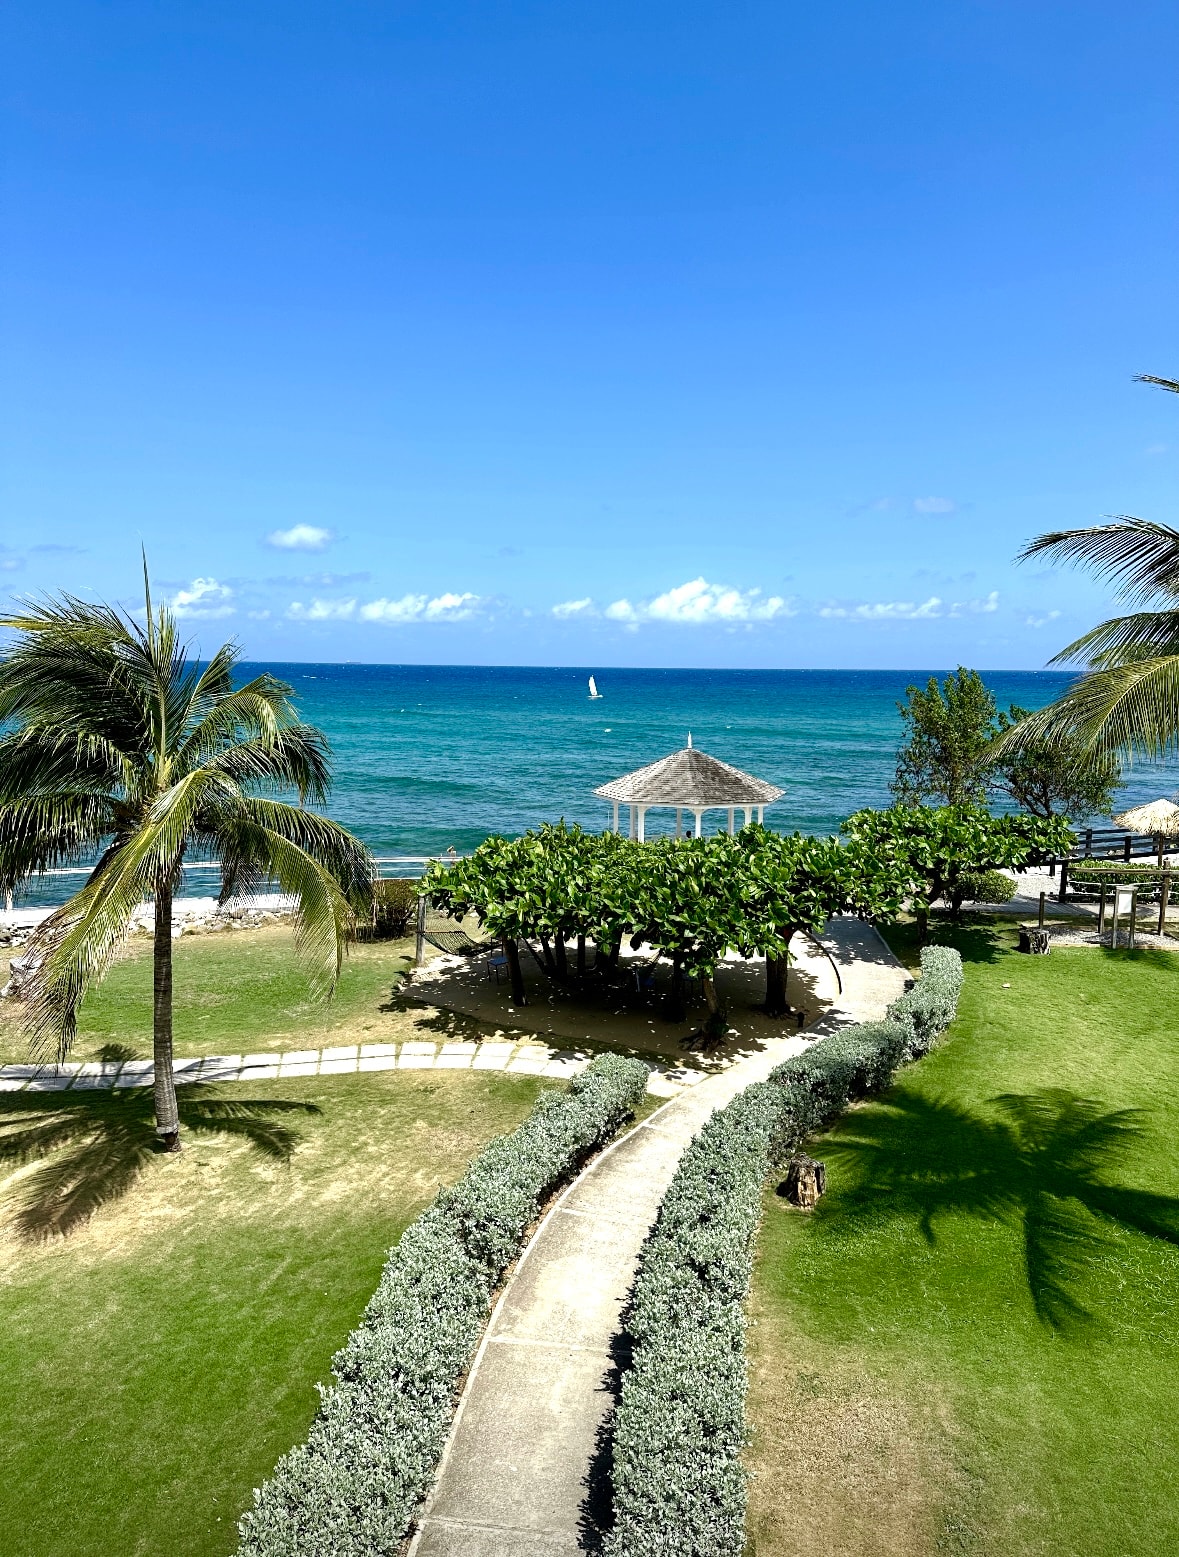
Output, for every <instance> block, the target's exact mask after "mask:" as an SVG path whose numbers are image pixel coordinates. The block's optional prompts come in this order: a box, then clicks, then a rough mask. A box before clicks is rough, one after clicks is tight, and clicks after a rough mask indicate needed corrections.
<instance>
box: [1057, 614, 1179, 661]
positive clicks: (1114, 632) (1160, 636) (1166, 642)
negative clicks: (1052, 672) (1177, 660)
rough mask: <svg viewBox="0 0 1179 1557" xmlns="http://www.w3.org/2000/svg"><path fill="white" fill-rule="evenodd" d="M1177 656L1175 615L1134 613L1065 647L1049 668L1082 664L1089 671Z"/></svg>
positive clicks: (1178, 627) (1178, 629) (1178, 643)
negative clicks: (1088, 668) (1136, 661)
mask: <svg viewBox="0 0 1179 1557" xmlns="http://www.w3.org/2000/svg"><path fill="white" fill-rule="evenodd" d="M1168 654H1179V611H1135V612H1134V614H1133V615H1132V616H1115V617H1111V618H1110V620H1109V621H1107V622H1101V623H1100V624H1099V625H1098V626H1096V627H1093V628H1091V629H1090V630H1089V631H1088V632H1087V633H1083V634H1082V635H1081V637H1079V638H1077V639H1075V640H1074V641H1073V642H1072V643H1070V644H1066V646H1065V647H1064V648H1063V649H1061V651H1060V652H1059V654H1054V655H1053V656H1052V658H1051V659H1050V660H1049V661H1048V663H1049V664H1050V665H1073V664H1077V663H1081V664H1085V665H1087V666H1089V667H1090V669H1093V670H1104V669H1106V668H1108V667H1109V666H1112V665H1125V664H1129V663H1130V662H1131V661H1133V660H1141V659H1159V658H1162V657H1164V656H1166V655H1168Z"/></svg>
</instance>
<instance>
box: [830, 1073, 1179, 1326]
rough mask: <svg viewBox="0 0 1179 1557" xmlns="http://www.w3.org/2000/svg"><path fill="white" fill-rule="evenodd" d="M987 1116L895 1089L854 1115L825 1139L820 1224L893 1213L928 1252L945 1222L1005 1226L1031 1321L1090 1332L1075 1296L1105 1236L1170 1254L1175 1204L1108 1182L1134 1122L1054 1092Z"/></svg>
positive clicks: (1177, 1240)
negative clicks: (837, 1178)
mask: <svg viewBox="0 0 1179 1557" xmlns="http://www.w3.org/2000/svg"><path fill="white" fill-rule="evenodd" d="M989 1107H990V1110H991V1112H990V1113H989V1114H988V1115H977V1114H974V1113H971V1112H970V1111H969V1110H967V1109H965V1108H961V1107H959V1106H957V1105H955V1104H952V1103H945V1102H939V1101H934V1100H930V1099H928V1098H924V1097H921V1096H918V1095H917V1094H915V1093H911V1092H906V1091H905V1090H904V1089H898V1090H897V1091H895V1092H893V1093H892V1094H891V1095H890V1097H889V1099H888V1101H887V1102H883V1103H880V1104H878V1105H876V1106H875V1107H873V1108H870V1109H865V1110H863V1111H857V1112H856V1113H855V1114H854V1115H852V1116H851V1117H850V1118H849V1119H848V1121H847V1124H846V1126H845V1132H846V1133H841V1134H839V1135H838V1136H836V1137H834V1138H832V1140H831V1141H830V1156H831V1157H832V1158H833V1159H834V1160H835V1161H834V1166H836V1167H837V1168H838V1169H839V1170H840V1171H841V1172H842V1173H843V1174H845V1175H846V1177H847V1179H848V1181H849V1182H848V1188H847V1190H846V1191H845V1192H844V1193H842V1194H841V1195H840V1196H839V1197H838V1199H833V1200H831V1201H827V1202H823V1203H821V1205H820V1207H819V1213H818V1222H819V1224H820V1225H822V1224H824V1223H826V1224H827V1225H829V1226H832V1227H834V1225H835V1223H836V1220H837V1219H838V1221H839V1222H841V1223H843V1224H845V1225H846V1224H848V1223H850V1224H851V1225H852V1226H856V1225H857V1224H858V1225H860V1226H863V1227H870V1226H873V1225H876V1224H878V1223H879V1222H881V1221H882V1220H884V1219H886V1218H888V1217H892V1216H895V1215H897V1214H898V1213H899V1214H901V1215H909V1216H912V1217H914V1218H916V1219H917V1221H918V1223H919V1225H920V1227H921V1230H922V1232H923V1233H924V1235H925V1237H926V1239H927V1240H928V1241H929V1242H930V1243H931V1244H932V1243H935V1242H936V1223H937V1219H938V1218H939V1217H940V1216H945V1215H950V1214H954V1213H957V1214H959V1215H967V1216H974V1217H978V1218H979V1219H980V1220H983V1221H990V1222H996V1223H1000V1224H1003V1225H1006V1226H1009V1227H1014V1228H1016V1229H1018V1230H1019V1231H1020V1233H1021V1236H1022V1241H1023V1260H1024V1271H1025V1275H1026V1278H1027V1284H1028V1291H1029V1293H1030V1296H1031V1300H1032V1304H1033V1307H1034V1308H1035V1312H1036V1315H1037V1317H1038V1318H1039V1319H1040V1321H1041V1323H1043V1324H1044V1325H1046V1326H1048V1327H1049V1328H1051V1329H1053V1330H1056V1331H1059V1332H1065V1333H1066V1332H1069V1331H1076V1330H1079V1329H1081V1328H1083V1327H1086V1326H1089V1325H1090V1324H1091V1323H1092V1322H1093V1315H1092V1314H1091V1313H1090V1312H1089V1310H1087V1309H1086V1308H1085V1307H1084V1305H1083V1304H1082V1303H1081V1301H1080V1299H1079V1298H1078V1297H1077V1295H1076V1290H1075V1289H1076V1286H1077V1284H1078V1283H1079V1281H1080V1280H1081V1278H1082V1277H1083V1276H1084V1275H1085V1274H1086V1272H1087V1271H1088V1270H1090V1269H1091V1268H1092V1266H1093V1264H1094V1262H1095V1260H1096V1259H1097V1257H1098V1256H1099V1255H1100V1254H1101V1253H1102V1252H1103V1251H1105V1250H1107V1249H1108V1247H1109V1241H1108V1239H1107V1238H1106V1237H1105V1236H1104V1234H1105V1232H1106V1231H1107V1230H1109V1229H1110V1228H1113V1227H1121V1228H1127V1229H1133V1230H1135V1231H1137V1232H1140V1233H1145V1234H1147V1235H1148V1236H1149V1237H1152V1238H1160V1239H1164V1240H1166V1241H1167V1242H1168V1243H1172V1244H1179V1199H1177V1198H1174V1197H1171V1196H1168V1195H1157V1194H1152V1193H1151V1192H1150V1191H1148V1190H1140V1189H1131V1188H1128V1187H1126V1186H1124V1185H1119V1184H1116V1183H1111V1182H1110V1181H1109V1175H1110V1171H1111V1169H1113V1168H1114V1167H1115V1166H1116V1165H1117V1163H1118V1161H1119V1159H1121V1158H1122V1157H1123V1156H1124V1155H1125V1153H1126V1152H1127V1151H1128V1149H1129V1148H1130V1147H1132V1146H1133V1145H1134V1144H1135V1143H1136V1142H1137V1141H1139V1140H1140V1139H1141V1138H1142V1136H1143V1135H1144V1134H1145V1130H1144V1126H1143V1125H1142V1123H1141V1112H1140V1110H1137V1109H1120V1110H1109V1109H1107V1108H1106V1106H1105V1105H1104V1104H1103V1103H1099V1102H1095V1101H1094V1100H1093V1099H1091V1098H1082V1097H1078V1096H1077V1095H1076V1094H1075V1093H1072V1092H1068V1091H1064V1090H1060V1089H1056V1088H1052V1089H1048V1090H1045V1091H1042V1092H1032V1093H1026V1094H1016V1093H1006V1094H1004V1095H1003V1096H1000V1097H995V1098H992V1099H991V1100H990V1105H989Z"/></svg>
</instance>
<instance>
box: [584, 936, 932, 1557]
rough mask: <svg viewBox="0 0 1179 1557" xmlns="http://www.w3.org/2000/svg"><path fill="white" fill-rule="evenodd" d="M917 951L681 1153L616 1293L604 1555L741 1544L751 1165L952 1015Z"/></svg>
mask: <svg viewBox="0 0 1179 1557" xmlns="http://www.w3.org/2000/svg"><path fill="white" fill-rule="evenodd" d="M921 967H922V977H921V979H920V980H919V981H918V983H917V984H916V986H915V987H914V988H913V989H912V990H911V991H910V992H909V993H908V994H906V995H904V996H902V997H901V999H899V1000H897V1001H895V1002H894V1003H893V1005H892V1006H891V1007H890V1008H889V1011H888V1014H887V1016H886V1018H885V1019H884V1020H883V1021H879V1022H868V1023H864V1024H863V1025H861V1026H858V1027H849V1028H846V1029H845V1030H844V1031H842V1032H838V1033H834V1034H832V1035H831V1036H830V1037H829V1038H824V1039H822V1040H821V1041H820V1042H818V1043H816V1044H815V1045H813V1047H811V1048H810V1049H808V1050H806V1051H805V1053H803V1054H800V1055H798V1056H796V1057H795V1058H794V1059H791V1060H787V1061H786V1062H785V1064H783V1065H779V1066H778V1067H777V1069H776V1070H774V1071H773V1072H772V1073H771V1075H770V1078H769V1081H768V1082H766V1083H763V1084H759V1085H755V1086H751V1087H747V1088H746V1089H745V1091H744V1092H742V1093H740V1094H739V1095H738V1096H737V1097H736V1098H734V1100H733V1101H732V1102H731V1103H730V1104H729V1106H728V1107H727V1108H725V1109H722V1110H721V1111H720V1112H719V1113H718V1114H716V1115H714V1116H713V1118H712V1119H711V1120H710V1121H709V1122H708V1124H706V1125H705V1126H704V1128H703V1130H701V1132H700V1134H699V1135H698V1136H697V1137H696V1139H695V1140H694V1141H693V1142H692V1144H691V1146H689V1148H688V1150H687V1151H686V1152H685V1153H684V1157H683V1160H682V1161H681V1163H680V1166H679V1170H678V1172H677V1173H676V1176H675V1178H674V1179H673V1180H672V1182H671V1185H670V1186H669V1188H668V1192H667V1195H666V1197H665V1199H664V1202H663V1206H662V1208H661V1210H660V1213H659V1219H658V1221H657V1222H656V1225H655V1227H654V1228H653V1229H652V1231H651V1234H650V1237H649V1238H648V1240H647V1243H646V1245H645V1246H644V1250H643V1256H642V1261H641V1264H640V1267H639V1274H638V1277H637V1279H636V1282H635V1286H634V1291H633V1293H632V1297H631V1303H630V1309H629V1314H628V1318H627V1331H628V1334H629V1337H630V1340H631V1345H632V1361H631V1366H630V1368H629V1369H628V1371H627V1372H626V1373H625V1374H624V1375H623V1379H622V1391H621V1397H620V1400H619V1404H618V1410H617V1412H616V1415H615V1422H614V1435H613V1467H612V1481H613V1502H614V1526H613V1529H612V1530H611V1531H610V1533H609V1534H608V1535H607V1537H606V1541H605V1550H606V1553H607V1557H741V1554H742V1553H743V1552H744V1550H745V1502H746V1498H745V1477H744V1471H743V1469H742V1465H741V1451H742V1448H743V1447H744V1444H745V1442H746V1422H745V1393H746V1384H747V1377H746V1361H745V1299H746V1296H747V1294H748V1290H749V1277H750V1273H751V1270H752V1258H753V1243H754V1237H755V1235H756V1232H757V1226H758V1222H759V1220H760V1217H761V1194H762V1185H763V1183H764V1180H765V1175H766V1169H767V1166H768V1164H769V1163H770V1162H771V1161H778V1162H780V1161H782V1160H783V1159H784V1158H785V1157H786V1156H788V1155H789V1154H790V1153H791V1152H793V1151H795V1150H796V1149H797V1148H798V1147H799V1146H800V1145H801V1144H802V1142H803V1141H805V1140H806V1139H807V1137H808V1136H810V1135H813V1134H814V1132H815V1131H816V1130H819V1129H822V1128H823V1127H824V1126H825V1125H827V1124H829V1123H831V1122H832V1120H834V1119H835V1118H836V1117H837V1116H838V1115H839V1114H840V1113H841V1112H842V1111H843V1110H844V1109H845V1108H846V1107H847V1106H848V1104H849V1103H850V1102H852V1101H853V1100H854V1099H855V1098H858V1097H866V1096H868V1095H869V1094H871V1093H873V1092H877V1091H880V1090H881V1089H882V1088H884V1087H886V1086H888V1084H889V1082H890V1081H891V1080H892V1077H893V1075H894V1073H895V1071H896V1069H897V1067H898V1066H899V1065H901V1064H903V1063H904V1062H905V1061H906V1060H908V1059H912V1058H914V1057H915V1056H916V1055H918V1054H924V1053H925V1052H926V1050H927V1049H928V1048H929V1047H930V1045H931V1044H932V1043H933V1042H934V1040H935V1038H936V1037H937V1034H938V1033H939V1032H941V1031H942V1029H944V1028H945V1027H946V1026H947V1025H948V1024H949V1022H950V1021H951V1020H952V1019H953V1016H954V1012H955V1010H956V1008H957V1000H958V993H959V991H960V989H961V987H962V963H961V959H960V958H959V956H958V954H957V952H955V951H951V950H948V949H947V948H944V947H930V948H927V950H926V951H925V952H923V954H922V958H921ZM923 986H925V987H924V988H923Z"/></svg>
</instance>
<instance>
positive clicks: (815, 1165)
mask: <svg viewBox="0 0 1179 1557" xmlns="http://www.w3.org/2000/svg"><path fill="white" fill-rule="evenodd" d="M782 1188H783V1190H784V1191H785V1194H786V1199H787V1200H788V1201H789V1202H790V1204H791V1205H792V1206H798V1207H799V1209H800V1210H803V1211H812V1210H813V1209H814V1207H815V1204H816V1202H817V1201H818V1199H819V1196H820V1195H821V1194H822V1193H823V1191H824V1190H825V1189H826V1188H827V1164H826V1163H824V1162H816V1161H815V1159H814V1158H813V1157H807V1156H805V1155H804V1154H802V1153H800V1154H799V1155H798V1156H797V1157H791V1159H790V1162H789V1165H788V1166H787V1169H786V1182H785V1183H784V1184H783V1186H782Z"/></svg>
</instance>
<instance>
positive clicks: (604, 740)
mask: <svg viewBox="0 0 1179 1557" xmlns="http://www.w3.org/2000/svg"><path fill="white" fill-rule="evenodd" d="M262 669H266V670H269V671H271V672H273V673H274V674H275V675H278V676H280V677H282V678H283V679H284V680H285V681H288V682H289V683H290V685H291V686H292V687H293V689H294V692H295V696H296V698H297V699H298V702H299V706H300V709H301V712H302V715H303V717H304V718H305V719H307V720H309V721H311V722H312V723H313V724H317V725H319V726H320V727H321V728H322V729H323V730H325V731H326V732H327V735H328V737H329V739H330V741H331V744H332V749H333V752H334V756H335V771H336V781H335V789H334V791H333V794H332V798H331V802H330V805H329V808H328V809H329V811H330V814H331V815H333V816H334V817H336V818H337V819H338V820H339V821H341V822H343V823H344V824H345V825H346V826H348V827H350V828H351V829H353V831H355V832H356V833H357V834H358V835H359V836H360V837H361V838H363V839H364V841H365V842H366V843H367V844H368V845H369V847H370V848H371V849H372V850H373V852H374V854H376V855H377V856H378V857H379V858H381V859H382V860H383V861H384V862H386V863H385V865H384V870H385V873H386V874H398V873H401V872H402V871H404V872H405V873H407V874H412V873H416V871H417V870H418V869H419V868H420V866H419V865H418V863H417V862H418V861H420V859H421V858H422V857H423V856H427V855H431V854H437V853H441V852H442V851H444V850H446V849H447V848H449V847H452V846H453V847H454V848H455V849H456V850H458V851H459V852H462V851H465V850H468V849H471V848H473V847H474V846H475V845H476V844H478V843H479V842H480V841H481V840H482V839H483V838H485V837H487V835H488V834H489V833H497V832H498V833H507V834H514V833H519V832H522V831H523V830H524V829H525V828H528V827H534V826H536V825H537V824H538V823H540V822H543V821H546V820H555V819H557V818H559V817H564V818H565V819H566V820H567V821H570V822H580V823H582V825H583V826H585V827H587V828H592V829H595V830H600V829H601V828H603V827H605V826H606V825H607V823H608V821H609V808H608V807H607V806H606V805H605V803H604V802H602V801H599V800H596V799H595V798H594V796H593V790H594V789H595V787H596V786H597V785H599V784H602V783H605V782H606V781H607V780H609V779H612V778H617V777H618V776H619V775H620V774H623V773H626V772H629V771H630V770H631V769H632V768H637V767H641V766H642V765H643V764H645V763H648V762H653V761H655V760H656V759H657V758H658V757H662V756H665V755H666V754H667V753H669V752H671V751H674V750H676V749H677V748H678V747H680V746H683V745H684V744H685V742H686V740H687V736H688V732H689V730H690V731H691V732H692V738H693V741H694V743H695V744H696V745H697V746H698V747H701V748H702V749H703V750H705V751H707V752H710V753H712V754H713V755H714V756H717V757H720V758H722V759H723V760H724V761H726V762H731V763H734V764H735V765H736V766H737V767H740V768H744V769H746V770H747V771H748V772H750V773H754V774H756V775H757V776H758V777H759V778H764V779H768V780H769V781H770V782H771V783H774V784H777V785H780V786H781V788H782V789H784V790H785V796H784V798H783V799H782V800H781V801H780V802H779V803H778V804H777V805H776V806H773V807H771V808H770V809H769V810H768V811H767V813H766V821H767V823H768V824H770V825H772V826H774V827H777V828H779V829H781V830H783V831H787V832H790V831H793V830H794V829H795V828H798V829H800V830H801V831H803V832H809V833H830V832H834V831H836V830H837V829H838V827H839V824H840V822H841V821H842V820H843V819H844V817H846V816H848V815H849V814H850V813H851V812H852V811H855V810H857V809H858V808H859V807H861V806H879V805H887V804H888V802H889V793H888V784H889V780H890V778H891V777H892V774H893V767H894V754H895V751H896V747H897V742H898V740H899V738H900V734H901V722H900V719H899V717H898V714H897V702H898V700H900V699H902V698H903V697H904V695H905V688H906V687H907V686H908V685H910V684H911V683H914V682H917V683H920V684H922V685H923V684H924V683H925V681H926V680H927V679H928V677H929V676H930V675H931V674H934V672H931V671H928V670H920V671H917V670H908V671H904V670H898V671H854V670H747V671H739V670H607V671H601V672H598V671H597V670H596V667H594V666H585V667H582V668H580V669H568V668H557V669H531V668H519V667H512V666H500V667H485V666H453V665H447V666H434V665H307V664H294V665H266V666H261V665H243V666H242V667H241V672H242V675H243V676H250V675H252V674H254V673H256V672H257V671H259V670H262ZM591 672H594V674H595V675H596V677H597V683H598V688H599V690H600V692H601V693H602V697H601V699H600V700H599V701H597V702H591V701H590V699H589V696H588V693H587V678H588V677H589V675H590V673H591ZM937 674H939V675H940V674H944V672H937ZM984 676H985V680H986V682H987V684H988V686H989V687H990V688H991V690H992V692H993V693H994V695H995V698H996V700H997V701H998V703H999V706H1000V707H1001V708H1006V707H1007V706H1008V705H1009V704H1011V703H1018V704H1019V705H1021V706H1022V707H1025V708H1033V709H1034V708H1039V707H1041V706H1042V705H1043V704H1045V703H1048V702H1051V701H1052V700H1053V698H1055V697H1056V696H1058V695H1059V693H1060V692H1061V691H1062V689H1063V688H1064V687H1065V686H1066V685H1067V684H1068V681H1069V676H1068V675H1067V674H1065V673H1059V672H1052V671H1030V672H1015V671H995V672H992V673H984ZM1177 784H1179V775H1177V774H1176V773H1175V772H1174V771H1171V772H1170V773H1160V772H1158V771H1157V770H1156V771H1154V772H1152V771H1150V770H1149V769H1136V770H1134V771H1133V773H1132V774H1130V775H1129V782H1128V783H1127V785H1126V793H1125V803H1127V804H1129V803H1131V802H1132V801H1136V800H1140V799H1148V798H1149V799H1153V798H1156V797H1157V796H1158V795H1161V794H1169V793H1170V792H1171V791H1173V790H1174V789H1175V788H1176V785H1177ZM659 819H660V813H659V812H651V813H649V814H648V818H647V827H648V832H649V833H655V832H657V831H659V830H660V825H659ZM666 820H667V823H668V825H669V826H670V825H671V824H672V823H673V813H670V812H668V813H666ZM721 820H722V817H721V813H717V816H716V818H715V822H716V824H717V825H719V824H720V823H721ZM76 885H77V882H76V881H69V882H68V889H72V888H74V887H76ZM215 886H216V883H215V880H214V878H213V877H212V876H211V875H208V874H207V873H206V875H205V876H204V877H202V876H201V875H200V873H197V872H194V873H193V874H192V875H191V876H190V878H189V881H188V883H187V890H189V891H206V892H207V891H212V890H215ZM63 889H67V880H62V879H59V880H57V881H54V882H52V883H51V882H45V883H43V884H41V885H40V887H39V888H37V889H35V890H34V892H33V893H32V894H30V895H33V896H36V897H37V898H38V899H39V900H41V901H50V900H55V899H60V897H61V896H62V895H64V892H63Z"/></svg>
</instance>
